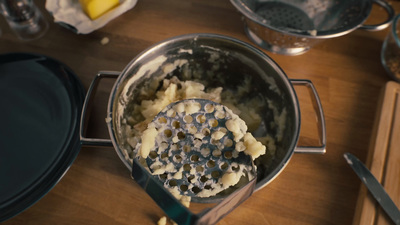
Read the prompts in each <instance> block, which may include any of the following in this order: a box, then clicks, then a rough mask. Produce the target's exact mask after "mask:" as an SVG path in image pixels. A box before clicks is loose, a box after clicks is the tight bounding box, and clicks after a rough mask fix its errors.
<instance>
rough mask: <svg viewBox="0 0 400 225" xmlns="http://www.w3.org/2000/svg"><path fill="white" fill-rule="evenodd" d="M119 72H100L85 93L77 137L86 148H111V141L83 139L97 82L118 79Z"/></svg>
mask: <svg viewBox="0 0 400 225" xmlns="http://www.w3.org/2000/svg"><path fill="white" fill-rule="evenodd" d="M120 73H121V72H117V71H100V72H98V73H97V75H96V76H95V77H94V79H93V81H92V83H91V84H90V86H89V89H88V91H87V94H86V97H85V101H84V103H83V108H82V115H81V123H80V129H79V136H80V141H81V144H82V145H86V146H107V147H108V146H113V145H112V141H111V140H110V139H100V138H87V137H85V131H86V127H87V126H86V125H87V122H88V121H86V114H89V113H90V110H91V108H92V104H91V103H92V101H93V98H94V94H95V93H96V90H97V86H98V85H99V82H100V80H101V79H103V78H114V79H116V78H118V76H119V75H120Z"/></svg>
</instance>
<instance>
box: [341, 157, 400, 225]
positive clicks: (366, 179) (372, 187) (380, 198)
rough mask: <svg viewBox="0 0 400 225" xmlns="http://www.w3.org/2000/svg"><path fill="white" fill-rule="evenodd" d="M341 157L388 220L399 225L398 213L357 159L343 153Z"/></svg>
mask: <svg viewBox="0 0 400 225" xmlns="http://www.w3.org/2000/svg"><path fill="white" fill-rule="evenodd" d="M343 156H344V158H345V159H346V161H347V163H348V164H349V165H350V167H351V168H352V169H353V170H354V172H355V173H356V174H357V176H358V177H359V178H360V179H361V181H362V182H363V183H364V184H365V185H366V186H367V188H368V190H369V191H370V192H371V194H372V196H374V198H375V199H376V201H377V202H378V203H379V204H380V205H381V207H382V208H383V210H384V211H385V212H386V213H387V215H388V216H389V217H390V219H392V220H393V222H394V223H395V224H396V225H400V211H399V209H398V208H397V206H396V205H395V204H394V202H393V201H392V199H391V198H390V197H389V195H388V194H387V193H386V191H385V189H384V188H383V187H382V185H381V184H380V183H379V181H378V180H377V179H376V178H375V177H374V175H373V174H372V173H371V172H370V171H369V169H368V168H367V167H366V166H365V165H364V164H363V163H362V162H361V161H360V160H359V159H358V158H357V157H355V156H354V155H352V154H350V153H345V154H344V155H343Z"/></svg>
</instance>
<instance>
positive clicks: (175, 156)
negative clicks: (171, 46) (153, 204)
mask: <svg viewBox="0 0 400 225" xmlns="http://www.w3.org/2000/svg"><path fill="white" fill-rule="evenodd" d="M191 104H197V106H198V108H199V110H198V111H196V112H190V113H188V111H190V109H189V108H190V107H192V105H191ZM182 107H183V108H182ZM182 109H185V110H182ZM232 116H233V113H232V111H231V110H229V109H228V108H227V107H225V106H223V105H221V104H218V103H215V102H212V101H209V100H205V99H188V100H183V101H178V102H175V103H172V104H170V105H168V106H167V107H166V108H165V109H164V110H163V111H161V112H160V113H159V114H158V115H157V116H156V117H155V118H154V120H153V121H152V123H153V124H154V126H155V128H156V129H157V131H158V135H157V137H156V142H155V146H154V148H152V149H151V151H150V154H149V156H148V157H147V159H146V161H147V164H148V166H149V168H150V170H151V172H152V173H153V175H154V176H156V177H158V178H159V180H160V181H161V182H162V183H164V186H165V187H166V188H169V189H176V190H177V191H179V193H180V194H181V195H186V196H191V197H200V198H203V197H204V198H205V197H209V196H211V195H215V194H217V193H219V192H221V191H223V190H225V189H227V188H228V187H224V186H223V185H222V184H221V177H222V176H223V175H224V174H225V173H226V172H234V173H239V174H242V175H244V177H246V176H247V178H248V179H249V180H250V179H251V178H252V176H254V174H255V168H254V166H253V162H252V158H251V157H250V156H248V155H246V154H244V153H243V152H238V151H235V146H236V142H235V139H234V134H233V133H232V132H231V131H229V130H228V129H227V128H226V124H225V123H226V121H228V120H230V119H232ZM221 132H222V133H223V134H224V135H223V137H221V138H219V137H220V136H221ZM216 134H219V135H218V136H219V137H217V138H215V137H216V136H217V135H216Z"/></svg>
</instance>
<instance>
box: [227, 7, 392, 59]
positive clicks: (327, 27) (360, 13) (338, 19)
mask: <svg viewBox="0 0 400 225" xmlns="http://www.w3.org/2000/svg"><path fill="white" fill-rule="evenodd" d="M231 3H232V4H233V5H234V6H235V7H236V8H237V9H238V10H239V12H241V13H242V14H243V16H244V22H245V32H246V34H247V36H248V37H249V39H250V40H251V41H253V42H254V43H256V44H257V45H259V46H261V47H262V48H265V49H266V50H268V51H271V52H274V53H278V54H285V55H298V54H302V53H305V52H306V51H308V50H309V49H310V48H311V47H312V46H313V45H315V44H316V43H318V42H320V41H321V40H323V39H327V38H334V37H339V36H342V35H345V34H348V33H350V32H352V31H353V30H355V29H358V28H360V29H364V30H369V31H375V30H382V29H384V28H386V27H388V26H389V24H390V22H391V21H392V19H393V18H394V14H395V13H394V10H393V8H392V7H391V6H390V4H388V3H387V2H386V1H384V0H348V1H322V0H301V1H299V0H297V1H294V0H231ZM372 3H375V4H377V5H379V6H380V7H382V8H383V9H384V10H385V11H386V12H387V14H388V17H387V18H386V19H385V21H383V22H382V23H379V24H375V25H364V24H363V23H364V22H365V20H366V19H367V17H368V15H369V14H370V12H371V9H372Z"/></svg>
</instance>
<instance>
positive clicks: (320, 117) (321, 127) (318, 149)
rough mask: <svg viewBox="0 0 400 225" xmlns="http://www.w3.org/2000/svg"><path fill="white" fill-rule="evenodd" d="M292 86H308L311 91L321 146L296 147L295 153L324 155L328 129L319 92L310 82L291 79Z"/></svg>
mask: <svg viewBox="0 0 400 225" xmlns="http://www.w3.org/2000/svg"><path fill="white" fill-rule="evenodd" d="M290 82H291V83H292V85H301V86H306V87H307V88H308V90H309V91H310V95H311V97H313V98H312V102H313V106H314V110H315V112H316V113H317V123H318V134H319V139H320V143H321V145H320V146H296V148H295V149H294V152H296V153H318V154H324V153H325V152H326V128H325V117H324V112H323V110H322V105H321V101H320V99H319V96H318V93H317V90H316V89H315V87H314V85H313V83H312V82H311V81H310V80H298V79H291V80H290Z"/></svg>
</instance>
